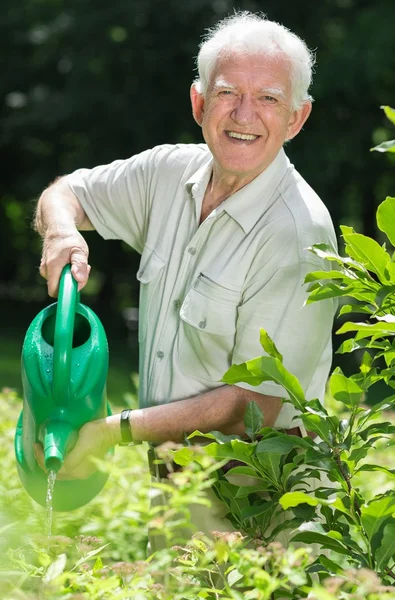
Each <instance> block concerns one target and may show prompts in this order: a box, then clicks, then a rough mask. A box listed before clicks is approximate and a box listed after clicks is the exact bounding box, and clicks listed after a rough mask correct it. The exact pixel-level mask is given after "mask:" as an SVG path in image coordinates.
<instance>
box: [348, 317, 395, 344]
mask: <svg viewBox="0 0 395 600" xmlns="http://www.w3.org/2000/svg"><path fill="white" fill-rule="evenodd" d="M350 331H357V332H358V337H357V339H358V340H360V339H363V338H366V337H372V336H373V335H380V337H384V336H386V335H395V323H385V322H383V321H381V322H380V323H374V324H373V325H371V324H370V323H351V322H348V323H344V325H342V327H340V329H338V330H337V331H336V333H337V334H339V335H340V334H342V333H349V332H350Z"/></svg>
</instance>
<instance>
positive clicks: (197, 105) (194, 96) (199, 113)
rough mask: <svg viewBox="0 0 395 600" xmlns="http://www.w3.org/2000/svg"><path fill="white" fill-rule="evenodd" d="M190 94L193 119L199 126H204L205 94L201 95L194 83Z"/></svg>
mask: <svg viewBox="0 0 395 600" xmlns="http://www.w3.org/2000/svg"><path fill="white" fill-rule="evenodd" d="M190 94H191V104H192V114H193V118H194V119H195V121H196V123H197V124H198V125H200V126H202V123H203V114H204V96H203V94H199V92H198V91H197V89H196V86H195V84H194V83H193V84H192V85H191V92H190Z"/></svg>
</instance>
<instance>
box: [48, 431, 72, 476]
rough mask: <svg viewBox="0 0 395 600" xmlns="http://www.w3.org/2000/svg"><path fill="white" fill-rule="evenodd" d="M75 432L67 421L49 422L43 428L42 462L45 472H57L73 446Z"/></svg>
mask: <svg viewBox="0 0 395 600" xmlns="http://www.w3.org/2000/svg"><path fill="white" fill-rule="evenodd" d="M77 435H78V434H77V432H76V431H75V429H74V428H73V427H72V425H71V424H70V423H68V422H67V421H50V422H49V423H47V424H46V425H45V426H44V427H43V435H42V440H43V448H44V462H45V468H46V469H47V471H55V472H58V471H59V469H61V467H62V466H63V463H64V459H65V457H66V454H67V453H68V452H69V451H70V450H71V448H72V447H73V446H74V444H75V442H76V439H77Z"/></svg>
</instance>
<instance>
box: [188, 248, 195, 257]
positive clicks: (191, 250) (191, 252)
mask: <svg viewBox="0 0 395 600" xmlns="http://www.w3.org/2000/svg"><path fill="white" fill-rule="evenodd" d="M188 252H189V254H192V256H193V255H194V254H196V248H188Z"/></svg>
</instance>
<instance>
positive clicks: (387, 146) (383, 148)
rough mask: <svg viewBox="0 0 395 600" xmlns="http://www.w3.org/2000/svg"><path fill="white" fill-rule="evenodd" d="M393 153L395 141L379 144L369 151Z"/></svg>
mask: <svg viewBox="0 0 395 600" xmlns="http://www.w3.org/2000/svg"><path fill="white" fill-rule="evenodd" d="M373 150H375V151H376V152H395V140H389V141H388V142H381V144H378V145H377V146H374V147H373V148H371V149H370V151H371V152H373Z"/></svg>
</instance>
